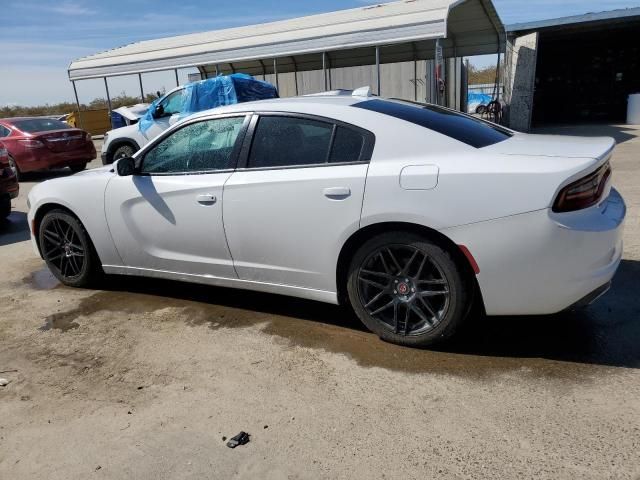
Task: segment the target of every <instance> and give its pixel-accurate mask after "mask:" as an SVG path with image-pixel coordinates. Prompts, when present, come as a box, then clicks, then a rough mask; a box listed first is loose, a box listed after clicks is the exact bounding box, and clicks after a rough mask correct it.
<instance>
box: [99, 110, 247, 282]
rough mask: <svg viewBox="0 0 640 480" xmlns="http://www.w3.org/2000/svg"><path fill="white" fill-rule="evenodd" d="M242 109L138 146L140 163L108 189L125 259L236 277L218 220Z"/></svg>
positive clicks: (110, 215)
mask: <svg viewBox="0 0 640 480" xmlns="http://www.w3.org/2000/svg"><path fill="white" fill-rule="evenodd" d="M247 123H248V121H245V116H244V115H241V116H229V117H223V118H216V119H207V120H198V121H194V122H190V123H188V124H186V125H184V126H182V127H180V128H179V129H177V130H175V131H173V132H171V133H170V134H169V135H168V136H165V137H162V138H161V139H159V141H157V142H156V143H155V144H154V145H152V146H151V147H150V148H149V149H148V150H146V151H145V152H143V153H142V155H143V156H142V158H141V159H140V161H139V162H138V163H139V167H138V168H139V171H138V172H137V173H136V174H135V175H133V176H124V177H119V176H118V177H114V178H113V179H112V180H111V181H110V182H109V184H108V186H107V190H106V193H105V210H106V216H107V221H108V224H109V230H110V232H111V235H112V238H113V241H114V243H115V245H116V248H117V250H118V253H119V254H120V257H121V259H122V261H123V264H124V266H127V267H132V268H139V269H150V270H158V271H165V272H177V273H186V274H193V275H212V276H217V277H227V278H237V275H236V274H235V271H234V268H233V262H232V260H231V256H230V254H229V248H228V246H227V242H226V239H225V234H224V228H223V224H222V189H223V186H224V183H225V182H226V181H227V179H228V178H229V176H230V175H231V172H232V171H233V169H234V168H235V164H236V160H237V156H238V151H239V148H240V143H241V137H242V136H243V132H244V131H245V130H246V124H247Z"/></svg>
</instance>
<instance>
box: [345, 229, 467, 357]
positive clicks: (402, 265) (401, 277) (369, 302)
mask: <svg viewBox="0 0 640 480" xmlns="http://www.w3.org/2000/svg"><path fill="white" fill-rule="evenodd" d="M403 270H404V271H403ZM347 293H348V295H349V301H350V303H351V306H352V307H353V309H354V311H355V312H356V314H357V315H358V317H359V318H360V320H361V321H362V323H364V324H365V326H366V327H367V328H369V330H371V331H372V332H374V333H375V334H377V335H378V336H379V337H380V338H381V339H383V340H385V341H388V342H391V343H396V344H399V345H405V346H412V347H426V346H430V345H434V344H436V343H439V342H443V341H444V340H446V339H448V338H450V337H451V336H452V335H453V334H454V333H455V332H456V331H457V330H458V329H459V328H460V327H461V326H462V324H463V323H464V320H465V318H466V317H467V314H468V312H469V306H470V303H471V301H472V299H473V289H472V283H471V282H470V281H469V279H468V278H466V276H465V274H464V273H463V271H462V270H461V268H460V267H459V266H458V264H457V263H456V261H455V260H454V258H453V257H452V255H451V254H450V253H449V252H448V251H447V250H445V249H443V248H442V247H441V246H440V245H438V244H436V243H434V242H431V241H430V240H428V239H427V238H425V237H423V236H420V235H417V234H414V233H408V232H389V233H384V234H380V235H377V236H375V237H373V238H371V239H370V240H368V241H367V242H366V243H365V244H364V245H362V246H361V247H360V249H358V250H357V252H356V253H355V255H354V256H353V259H352V261H351V264H350V266H349V272H348V277H347ZM376 298H377V299H376Z"/></svg>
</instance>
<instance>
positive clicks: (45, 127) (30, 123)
mask: <svg viewBox="0 0 640 480" xmlns="http://www.w3.org/2000/svg"><path fill="white" fill-rule="evenodd" d="M13 124H14V125H15V127H16V128H17V129H18V130H22V131H23V132H28V133H32V132H46V131H49V130H63V129H66V128H71V127H70V126H69V125H68V124H66V123H64V122H61V121H60V120H55V119H52V118H30V119H28V120H15V121H14V122H13Z"/></svg>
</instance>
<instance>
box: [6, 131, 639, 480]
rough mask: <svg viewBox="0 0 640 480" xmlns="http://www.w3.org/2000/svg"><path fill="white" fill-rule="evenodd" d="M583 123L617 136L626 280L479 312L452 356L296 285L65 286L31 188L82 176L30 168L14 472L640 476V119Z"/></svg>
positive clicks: (32, 475) (55, 475)
mask: <svg viewBox="0 0 640 480" xmlns="http://www.w3.org/2000/svg"><path fill="white" fill-rule="evenodd" d="M576 132H577V133H581V134H585V135H597V134H607V135H613V136H615V137H616V139H617V140H618V142H619V146H618V149H617V151H616V153H615V157H614V161H613V164H614V168H615V173H614V182H615V185H616V186H617V187H618V189H619V190H620V191H621V192H622V194H623V195H624V196H625V199H626V201H627V204H628V207H629V212H628V221H627V226H626V233H625V241H626V246H625V255H624V262H623V264H622V266H621V268H620V271H619V274H618V275H617V277H616V279H615V284H614V288H613V289H612V290H611V291H610V292H609V293H608V294H607V295H606V296H605V297H604V298H603V299H601V301H600V302H599V303H597V304H596V305H594V306H592V307H590V308H589V309H587V310H585V311H582V312H578V313H571V314H569V313H567V314H562V315H556V316H551V317H528V318H487V319H484V320H482V319H477V325H478V326H477V327H476V328H475V329H474V331H473V335H468V336H467V337H466V338H464V339H461V340H459V341H458V342H456V343H455V344H452V345H448V346H446V347H443V348H442V349H440V350H434V351H425V350H416V349H406V348H401V347H397V346H393V345H389V344H385V343H383V342H381V341H380V340H379V339H378V338H377V337H375V336H373V335H372V334H370V333H368V332H366V331H365V330H364V329H363V328H362V327H361V326H360V325H359V324H358V322H357V320H355V319H354V318H353V317H352V316H351V315H350V314H349V313H348V312H345V311H343V310H341V309H340V308H337V307H334V306H331V305H324V304H318V303H314V302H307V301H302V300H296V299H290V298H286V297H280V296H272V295H263V294H257V293H251V292H243V291H233V290H227V289H221V288H210V287H201V286H193V285H184V284H179V283H174V282H165V281H156V280H151V281H148V280H143V279H130V278H116V279H111V280H110V281H109V282H108V284H107V285H106V286H105V289H104V290H101V291H92V290H74V289H70V288H66V287H62V286H60V285H59V284H58V283H57V282H56V281H55V280H54V279H53V278H52V277H51V276H50V275H49V274H48V272H47V271H46V270H45V269H44V268H43V267H44V265H43V262H42V261H41V260H40V259H39V258H37V257H35V256H34V254H33V251H32V249H31V245H30V243H29V242H28V227H27V224H26V203H25V202H26V194H27V192H28V190H29V188H30V187H31V186H32V185H33V184H34V183H36V182H39V181H42V180H45V179H46V178H50V177H52V176H58V175H66V174H67V172H64V171H60V172H49V173H46V174H37V175H32V176H31V177H30V178H28V179H27V181H26V182H25V183H23V184H22V187H21V188H22V191H21V195H20V197H19V198H18V199H17V200H16V202H15V210H14V212H13V214H12V215H11V217H10V219H9V222H7V223H5V224H4V226H3V227H2V228H3V230H1V231H0V232H1V233H0V265H1V267H0V271H1V272H2V274H1V275H0V372H2V373H0V377H4V378H6V379H8V380H10V383H9V385H7V386H6V387H0V478H3V479H5V478H6V479H47V480H54V479H65V480H68V479H86V478H110V479H123V478H140V479H143V478H154V479H191V478H193V479H195V478H198V479H200V478H246V479H254V478H260V479H281V478H289V479H306V478H309V479H316V478H327V479H341V478H345V479H356V478H389V479H395V478H406V479H413V478H415V479H424V478H440V479H462V478H478V479H480V478H482V479H484V478H521V479H524V478H536V479H546V478H548V479H558V478H570V479H576V478H580V479H583V478H584V479H591V478H593V479H596V478H597V479H600V478H616V479H618V478H620V479H623V478H628V479H640V453H639V452H640V300H639V298H638V297H639V292H640V281H639V278H640V276H639V275H640V236H639V233H640V166H639V165H638V159H639V158H640V139H639V138H638V137H639V136H640V129H632V128H628V127H615V126H610V127H603V126H591V127H582V128H561V129H554V130H553V133H559V134H567V133H576ZM97 164H98V163H97V162H95V165H97ZM241 430H244V431H247V432H249V433H250V434H251V442H250V443H249V444H247V445H245V446H242V447H238V448H236V449H235V450H231V449H229V448H227V447H226V446H225V442H224V441H223V438H224V437H231V436H233V435H235V434H236V433H238V432H239V431H241Z"/></svg>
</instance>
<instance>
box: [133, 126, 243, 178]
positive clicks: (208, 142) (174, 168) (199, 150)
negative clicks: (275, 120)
mask: <svg viewBox="0 0 640 480" xmlns="http://www.w3.org/2000/svg"><path fill="white" fill-rule="evenodd" d="M244 120H245V117H244V116H240V117H227V118H218V119H212V120H203V121H201V122H197V123H191V124H188V125H185V126H184V127H182V128H180V129H179V130H176V131H175V132H173V133H172V134H171V135H169V136H168V137H165V138H164V139H162V140H161V141H160V142H159V143H157V144H156V145H155V146H153V147H152V148H151V149H150V150H149V151H148V152H147V153H146V154H145V155H144V158H143V160H142V167H141V173H143V174H165V175H166V174H181V173H189V172H206V171H215V170H226V169H230V168H234V167H235V164H234V161H235V158H234V147H235V145H236V142H237V141H238V136H239V135H240V132H241V131H242V126H243V124H244Z"/></svg>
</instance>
